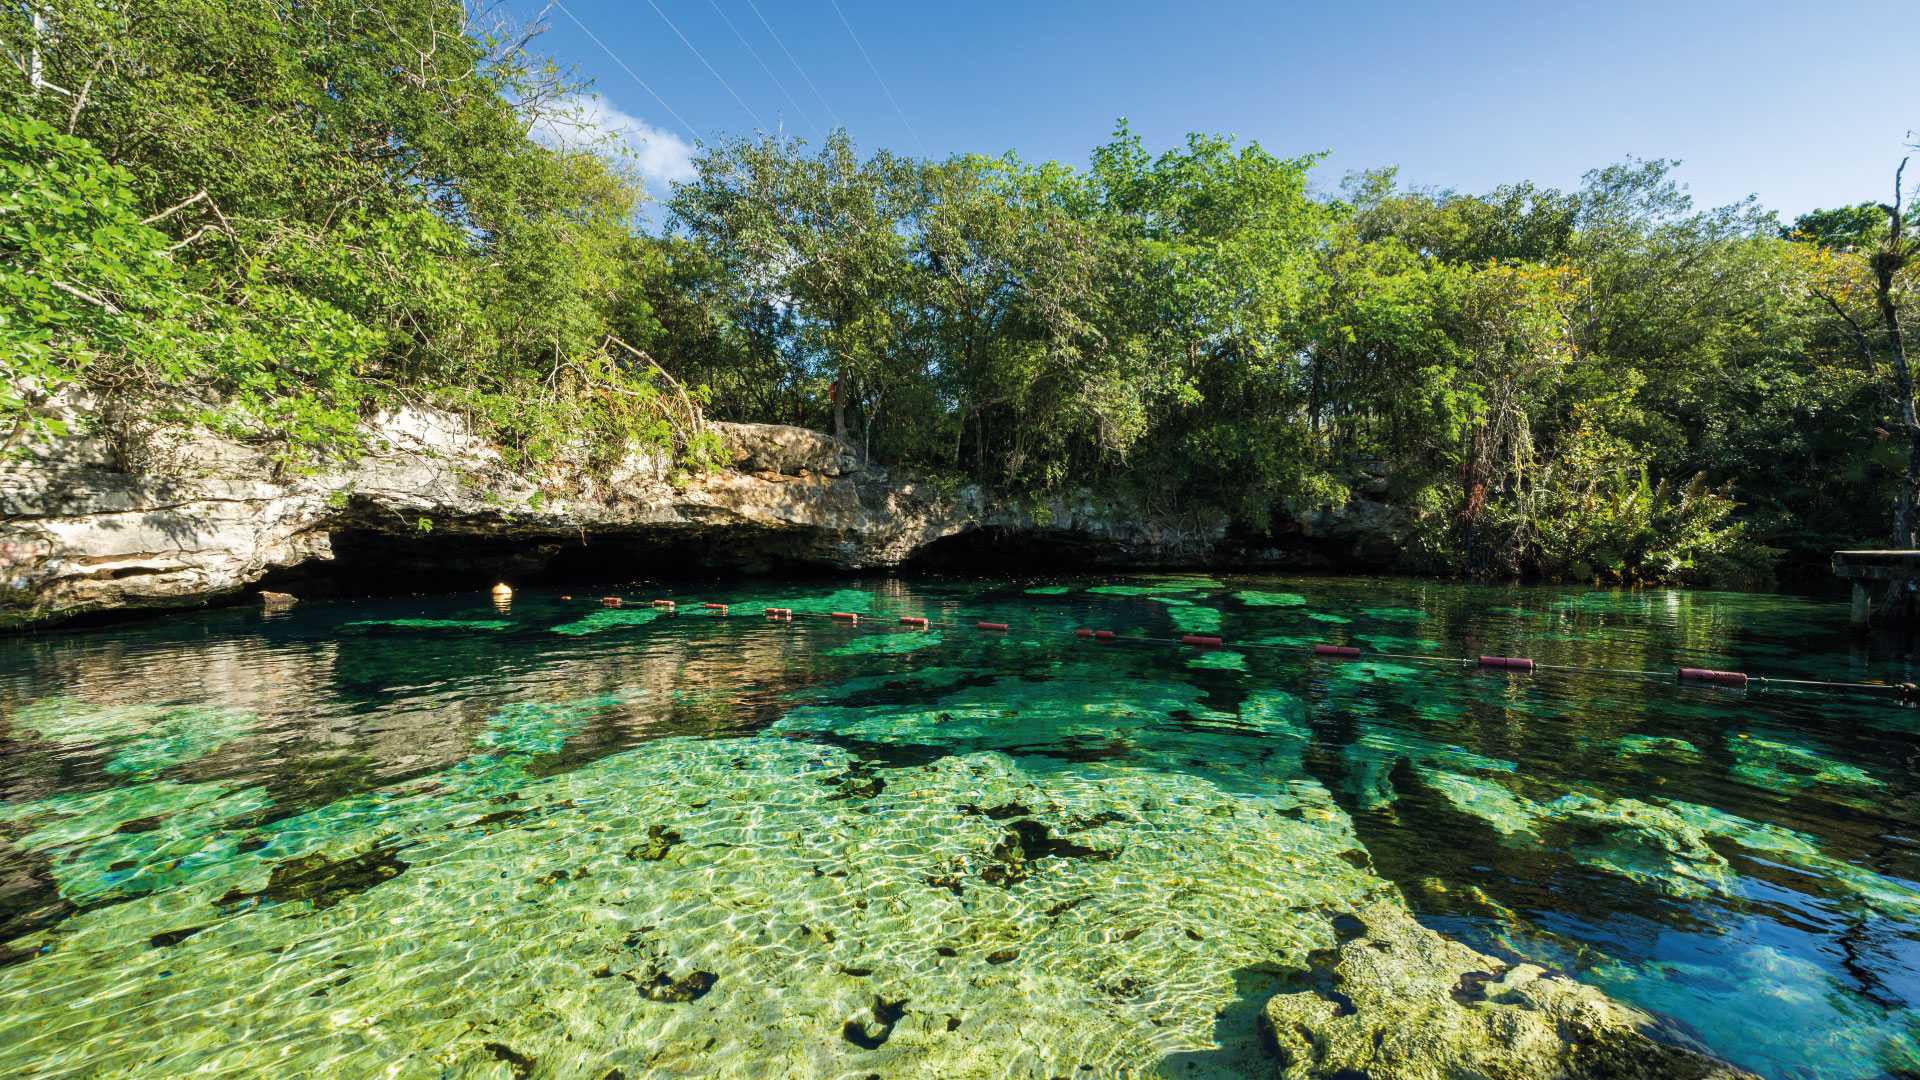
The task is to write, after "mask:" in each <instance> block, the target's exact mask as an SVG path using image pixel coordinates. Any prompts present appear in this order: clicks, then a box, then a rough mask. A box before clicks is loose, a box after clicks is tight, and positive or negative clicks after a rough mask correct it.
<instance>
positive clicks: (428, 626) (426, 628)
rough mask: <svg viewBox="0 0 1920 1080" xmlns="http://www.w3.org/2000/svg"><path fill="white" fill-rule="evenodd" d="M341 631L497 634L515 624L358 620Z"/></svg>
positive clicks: (475, 621) (342, 625)
mask: <svg viewBox="0 0 1920 1080" xmlns="http://www.w3.org/2000/svg"><path fill="white" fill-rule="evenodd" d="M340 629H342V630H362V631H366V630H376V631H377V630H402V631H409V630H410V631H418V632H427V633H431V632H435V631H450V632H462V633H464V632H466V631H479V632H481V633H496V632H498V631H501V630H511V629H513V623H512V622H510V621H508V620H506V619H357V620H355V621H353V622H349V623H341V624H340Z"/></svg>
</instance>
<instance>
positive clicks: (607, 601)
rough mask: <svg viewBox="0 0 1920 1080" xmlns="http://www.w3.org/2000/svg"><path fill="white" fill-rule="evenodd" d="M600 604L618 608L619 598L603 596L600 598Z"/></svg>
mask: <svg viewBox="0 0 1920 1080" xmlns="http://www.w3.org/2000/svg"><path fill="white" fill-rule="evenodd" d="M600 603H601V604H602V605H604V606H606V607H619V606H620V598H619V597H617V596H603V597H601V598H600Z"/></svg>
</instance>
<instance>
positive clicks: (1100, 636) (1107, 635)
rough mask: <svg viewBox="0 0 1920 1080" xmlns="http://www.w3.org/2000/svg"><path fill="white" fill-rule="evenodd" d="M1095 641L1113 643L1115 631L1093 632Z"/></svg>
mask: <svg viewBox="0 0 1920 1080" xmlns="http://www.w3.org/2000/svg"><path fill="white" fill-rule="evenodd" d="M1093 640H1095V641H1112V640H1113V631H1111V630H1095V631H1094V632H1093Z"/></svg>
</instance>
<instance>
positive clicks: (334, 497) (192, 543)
mask: <svg viewBox="0 0 1920 1080" xmlns="http://www.w3.org/2000/svg"><path fill="white" fill-rule="evenodd" d="M73 412H74V415H75V416H76V417H77V418H80V419H84V417H85V415H86V409H85V408H84V407H83V406H76V407H75V408H74V410H73ZM82 427H84V425H82ZM714 427H716V428H717V429H718V430H719V431H720V433H721V435H722V436H723V438H724V439H725V440H726V442H727V444H728V446H729V447H730V449H731V450H732V452H733V457H734V465H733V467H732V468H730V469H724V470H721V471H719V472H715V473H711V474H705V475H695V476H691V477H685V476H683V477H674V476H672V475H671V471H670V469H669V467H668V463H667V462H666V461H665V460H663V459H662V458H661V457H660V456H659V455H656V454H648V453H638V454H633V455H630V456H629V457H627V458H626V459H625V460H622V461H619V462H616V463H614V464H613V465H612V466H610V467H601V468H597V469H592V470H589V469H584V468H580V467H579V466H578V465H577V464H575V465H557V466H554V467H553V468H552V469H550V470H549V471H548V473H546V474H543V475H528V474H526V473H522V472H518V471H515V470H514V469H511V468H509V467H507V466H506V464H505V463H504V462H503V461H502V460H501V457H500V455H499V453H498V452H497V451H496V450H495V449H494V448H492V447H491V446H489V445H488V444H487V442H486V441H485V440H484V439H482V438H480V437H478V436H477V435H475V434H474V433H473V432H472V431H471V430H470V429H468V428H467V427H466V425H465V424H464V423H463V422H462V421H461V420H460V419H459V418H457V417H454V416H451V415H449V414H445V413H440V412H434V411H430V410H422V409H402V410H398V411H394V412H389V413H384V414H381V415H379V416H377V417H374V418H372V419H371V420H369V421H368V424H367V427H366V430H365V432H364V436H365V438H364V441H365V445H366V449H365V451H364V452H363V453H362V454H360V455H359V456H358V457H357V458H356V459H355V460H353V461H352V462H351V463H349V464H346V465H342V466H338V467H335V468H332V469H330V470H328V471H326V472H323V473H320V474H317V475H297V476H286V475H280V474H278V473H276V471H275V470H274V468H273V463H272V460H271V458H270V457H269V456H268V455H267V454H266V453H265V452H263V451H262V450H259V449H257V448H254V447H250V446H247V445H243V444H241V443H238V442H234V441H232V440H228V439H223V438H220V437H218V436H216V435H212V434H208V433H205V432H190V433H181V432H161V433H158V434H155V435H152V436H151V437H149V438H148V439H146V440H145V444H144V445H143V447H142V449H141V453H140V460H139V463H138V466H137V467H133V466H129V465H128V464H126V462H125V460H124V459H125V458H126V457H127V456H128V455H127V454H126V453H125V452H124V451H123V450H122V451H116V450H115V448H114V447H112V446H110V445H109V444H108V443H107V442H106V441H105V440H103V439H100V438H98V437H90V436H75V437H70V438H64V439H59V440H56V441H52V442H48V443H43V444H40V445H37V446H33V447H30V448H28V451H27V456H26V457H25V458H23V459H16V460H7V461H0V629H5V628H10V627H21V626H31V625H37V624H44V623H50V622H57V621H60V620H62V619H66V618H70V617H73V616H76V615H81V614H85V613H88V612H98V611H115V610H121V609H130V608H156V609H157V608H177V607H189V606H195V605H198V604H203V603H205V602H207V601H208V600H210V599H213V598H217V597H220V596H223V595H228V594H232V593H235V592H237V591H239V590H242V589H244V588H246V587H247V586H249V585H251V584H253V583H254V582H257V581H259V580H260V579H261V578H262V577H263V576H265V575H266V574H267V573H268V572H269V571H273V570H276V569H287V568H293V567H299V566H302V565H303V564H313V563H323V562H325V561H326V560H330V559H333V558H334V557H335V555H336V553H337V552H339V551H342V550H344V548H343V545H348V546H351V544H352V543H354V542H364V541H366V540H368V539H369V538H373V539H375V540H379V541H382V542H385V543H388V544H389V545H390V546H392V545H401V546H406V547H408V548H409V549H410V550H412V551H413V552H414V555H415V556H417V558H418V561H419V562H420V564H422V565H431V564H434V563H436V562H438V563H444V562H445V561H447V559H448V558H451V557H452V555H451V554H450V552H451V551H452V546H453V545H460V544H465V545H467V546H466V547H465V548H463V549H460V550H462V551H465V552H468V553H471V552H472V551H473V550H475V549H477V548H480V547H487V546H489V545H491V550H493V551H494V552H495V553H496V554H498V553H499V552H502V551H507V550H511V551H512V553H513V561H512V562H511V563H510V565H511V567H512V568H513V570H515V571H516V572H520V573H525V572H527V571H532V572H535V573H537V572H539V571H540V570H541V569H542V568H544V567H545V566H546V565H548V564H549V562H550V561H551V560H552V559H553V558H554V557H556V556H557V555H559V554H561V553H562V552H563V551H564V550H565V549H566V548H567V547H568V546H569V545H571V546H572V547H574V548H578V547H580V546H581V545H595V544H598V545H603V550H606V551H608V552H610V553H612V552H617V551H619V550H621V549H620V545H622V544H626V545H654V546H656V547H660V548H671V549H672V551H673V552H674V554H672V555H671V556H667V555H663V556H660V557H658V558H652V559H647V560H641V559H637V558H628V559H624V560H616V561H613V562H610V563H609V566H608V572H607V576H608V577H609V578H612V577H617V576H621V575H628V574H634V573H635V567H636V566H640V567H643V568H644V572H645V573H649V574H659V575H668V574H672V573H676V572H681V571H686V570H691V569H697V568H699V567H700V566H701V565H715V564H719V565H728V566H732V567H736V568H748V569H754V568H772V567H774V566H777V565H781V564H806V565H814V566H822V567H829V568H838V569H847V570H860V569H872V568H885V567H891V566H897V565H899V564H900V563H902V562H904V561H905V560H906V559H908V558H909V557H911V556H913V555H914V554H915V553H916V552H919V551H921V550H922V549H924V548H925V547H926V546H927V545H928V544H931V543H934V542H935V541H939V540H942V539H946V538H948V537H954V536H958V535H960V534H963V533H972V532H975V531H977V530H984V531H982V532H980V533H979V535H980V536H983V537H986V536H992V537H1012V538H1014V539H1015V540H1016V541H1019V542H1028V543H1043V544H1045V543H1053V544H1063V545H1073V546H1074V547H1076V548H1077V549H1084V550H1085V552H1086V555H1087V557H1086V560H1085V561H1086V562H1087V563H1106V564H1110V565H1129V564H1132V565H1142V564H1159V565H1166V564H1172V563H1185V564H1193V563H1203V562H1207V561H1209V560H1210V559H1212V558H1213V557H1215V555H1216V552H1217V550H1218V549H1219V547H1220V545H1221V543H1222V541H1223V538H1224V537H1225V536H1226V522H1225V520H1224V518H1221V517H1219V516H1207V515H1199V516H1189V517H1187V518H1183V519H1181V520H1179V521H1164V520H1149V519H1143V518H1142V517H1140V516H1139V515H1137V514H1135V513H1133V512H1131V511H1129V510H1127V509H1126V508H1123V507H1118V506H1114V505H1110V504H1106V503H1102V502H1100V501H1097V500H1094V499H1092V498H1090V497H1087V496H1085V495H1072V496H1062V497H1060V498H1056V499H1054V500H1052V501H1050V502H1048V503H1045V504H1035V503H1017V504H1016V503H1012V502H1008V501H1005V500H1001V499H998V498H995V497H993V496H992V495H990V494H989V493H987V492H984V491H982V490H980V489H979V488H975V487H968V486H962V487H959V488H953V487H951V486H946V487H942V486H937V485H933V484H929V483H925V482H921V481H917V480H914V479H912V478H909V477H904V476H892V475H889V473H888V472H887V471H886V470H884V469H880V468H876V467H873V466H870V465H866V464H863V463H862V462H861V461H859V459H858V458H857V456H856V455H855V454H853V453H852V452H850V451H849V450H847V449H846V448H843V447H841V446H840V445H839V444H838V443H836V442H835V441H834V440H833V439H831V438H830V437H828V436H826V435H823V434H821V433H819V432H815V431H808V430H806V429H804V428H795V427H784V426H780V425H772V424H716V425H714ZM689 552H692V553H693V554H691V555H689V554H688V553H689ZM502 557H504V556H502ZM696 557H697V558H699V559H702V560H706V561H705V562H704V563H700V562H693V561H692V560H693V559H695V558H696ZM500 565H509V564H506V563H502V564H500ZM576 565H577V564H576ZM491 580H492V579H491V578H489V579H488V583H490V581H491Z"/></svg>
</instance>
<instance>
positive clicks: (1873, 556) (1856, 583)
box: [1833, 550, 1920, 626]
mask: <svg viewBox="0 0 1920 1080" xmlns="http://www.w3.org/2000/svg"><path fill="white" fill-rule="evenodd" d="M1833 572H1834V575H1835V576H1837V577H1840V578H1844V579H1846V580H1848V581H1851V582H1853V624H1854V625H1855V626H1865V625H1867V620H1868V619H1869V618H1871V617H1872V615H1873V590H1872V589H1871V588H1869V587H1868V585H1867V583H1868V582H1870V581H1920V551H1900V550H1888V551H1836V552H1834V553H1833Z"/></svg>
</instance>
